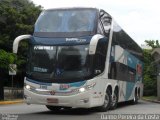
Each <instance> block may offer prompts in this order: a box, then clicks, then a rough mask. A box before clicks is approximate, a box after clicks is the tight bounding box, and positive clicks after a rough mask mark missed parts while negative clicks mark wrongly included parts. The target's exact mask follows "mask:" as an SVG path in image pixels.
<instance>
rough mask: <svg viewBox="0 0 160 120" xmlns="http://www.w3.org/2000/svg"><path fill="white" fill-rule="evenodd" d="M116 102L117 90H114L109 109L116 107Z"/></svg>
mask: <svg viewBox="0 0 160 120" xmlns="http://www.w3.org/2000/svg"><path fill="white" fill-rule="evenodd" d="M117 103H118V94H117V92H116V91H115V92H114V93H113V97H112V102H111V106H110V109H111V110H114V109H116V107H117Z"/></svg>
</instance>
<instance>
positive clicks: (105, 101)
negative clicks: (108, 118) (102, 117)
mask: <svg viewBox="0 0 160 120" xmlns="http://www.w3.org/2000/svg"><path fill="white" fill-rule="evenodd" d="M108 103H109V96H108V94H107V93H106V94H105V99H104V107H107V106H108Z"/></svg>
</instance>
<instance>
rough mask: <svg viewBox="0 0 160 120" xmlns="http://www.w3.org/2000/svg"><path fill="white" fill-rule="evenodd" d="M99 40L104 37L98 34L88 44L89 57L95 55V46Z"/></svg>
mask: <svg viewBox="0 0 160 120" xmlns="http://www.w3.org/2000/svg"><path fill="white" fill-rule="evenodd" d="M101 38H104V36H103V35H100V34H97V35H94V36H93V37H92V38H91V41H90V44H89V55H94V54H95V53H96V48H97V44H98V41H99V40H100V39H101Z"/></svg>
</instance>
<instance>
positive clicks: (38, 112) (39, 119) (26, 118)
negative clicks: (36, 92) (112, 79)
mask: <svg viewBox="0 0 160 120" xmlns="http://www.w3.org/2000/svg"><path fill="white" fill-rule="evenodd" d="M0 114H1V115H0V120H6V119H5V118H7V117H8V118H12V120H100V119H108V118H107V117H105V118H104V116H105V115H106V116H107V115H112V114H113V115H123V114H124V115H126V114H129V115H130V114H132V115H133V114H159V116H160V104H157V103H151V102H146V101H139V103H138V104H136V105H131V104H129V103H120V104H118V108H117V109H115V110H109V111H107V112H97V111H95V110H94V109H71V110H62V111H59V112H52V111H49V110H48V109H47V108H46V107H45V106H43V105H26V104H25V103H22V104H14V105H1V106H0ZM102 116H103V117H102ZM150 117H151V116H150ZM114 118H115V117H113V119H114ZM119 119H120V118H119ZM122 119H123V118H121V120H122ZM125 119H126V118H125ZM148 119H149V118H148ZM8 120H10V119H8Z"/></svg>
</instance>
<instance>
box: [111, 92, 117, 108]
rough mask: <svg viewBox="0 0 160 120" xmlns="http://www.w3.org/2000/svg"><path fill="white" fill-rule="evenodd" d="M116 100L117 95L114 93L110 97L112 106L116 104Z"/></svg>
mask: <svg viewBox="0 0 160 120" xmlns="http://www.w3.org/2000/svg"><path fill="white" fill-rule="evenodd" d="M116 101H117V96H116V94H115V93H114V95H113V98H112V106H114V105H115V104H116Z"/></svg>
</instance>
